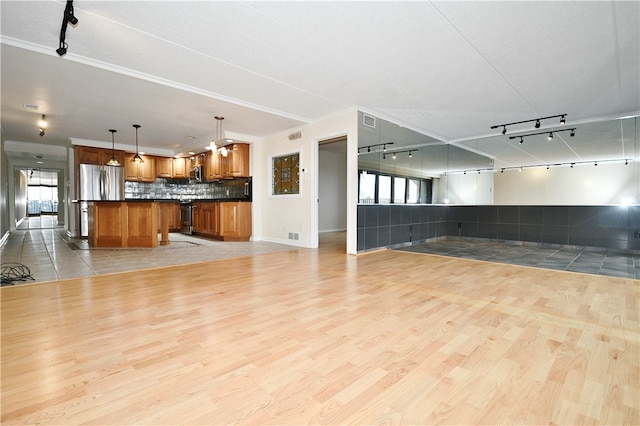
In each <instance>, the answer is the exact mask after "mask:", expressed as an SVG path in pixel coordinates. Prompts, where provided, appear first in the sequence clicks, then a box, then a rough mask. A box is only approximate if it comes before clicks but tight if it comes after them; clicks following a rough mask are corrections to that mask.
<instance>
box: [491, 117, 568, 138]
mask: <svg viewBox="0 0 640 426" xmlns="http://www.w3.org/2000/svg"><path fill="white" fill-rule="evenodd" d="M566 116H567V114H558V115H550V116H548V117H540V118H533V119H531V120H523V121H514V122H513V123H505V124H496V125H494V126H491V127H490V128H491V129H498V128H500V127H502V134H503V135H504V134H506V133H507V126H512V125H514V124H522V123H531V122H533V121H535V123H536V124H535V128H536V129H539V128H540V121H541V120H547V119H549V118H556V117H560V124H565V123H566Z"/></svg>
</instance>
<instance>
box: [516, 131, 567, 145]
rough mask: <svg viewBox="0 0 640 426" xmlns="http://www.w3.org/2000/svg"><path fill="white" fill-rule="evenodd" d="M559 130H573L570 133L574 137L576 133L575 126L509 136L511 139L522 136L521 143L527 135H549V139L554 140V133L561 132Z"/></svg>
mask: <svg viewBox="0 0 640 426" xmlns="http://www.w3.org/2000/svg"><path fill="white" fill-rule="evenodd" d="M559 132H571V133H570V135H571V137H574V136H575V135H576V129H575V127H574V128H571V129H560V130H554V131H553V132H538V133H529V134H526V135H520V136H509V139H516V138H520V143H523V142H524V138H526V137H527V136H536V135H547V139H548V140H552V139H553V134H554V133H559Z"/></svg>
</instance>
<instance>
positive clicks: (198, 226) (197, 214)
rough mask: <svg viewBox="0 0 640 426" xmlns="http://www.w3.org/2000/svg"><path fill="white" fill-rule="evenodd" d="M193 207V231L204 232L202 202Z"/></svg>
mask: <svg viewBox="0 0 640 426" xmlns="http://www.w3.org/2000/svg"><path fill="white" fill-rule="evenodd" d="M192 208H193V210H192V211H191V226H192V228H193V232H203V230H204V226H203V225H204V220H203V212H202V204H200V203H195V204H194V205H193V207H192Z"/></svg>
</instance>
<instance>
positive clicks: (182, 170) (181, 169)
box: [171, 158, 189, 178]
mask: <svg viewBox="0 0 640 426" xmlns="http://www.w3.org/2000/svg"><path fill="white" fill-rule="evenodd" d="M171 162H172V168H173V171H172V176H171V177H173V178H188V177H189V167H188V162H189V160H188V159H187V158H172V159H171Z"/></svg>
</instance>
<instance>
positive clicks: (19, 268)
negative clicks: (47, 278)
mask: <svg viewBox="0 0 640 426" xmlns="http://www.w3.org/2000/svg"><path fill="white" fill-rule="evenodd" d="M0 267H1V268H2V283H1V284H0V285H2V286H5V285H13V282H14V281H26V280H28V279H30V280H34V281H35V278H33V276H31V270H30V269H29V268H28V267H26V266H25V265H23V264H22V263H16V262H11V263H3V264H2V265H0Z"/></svg>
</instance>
